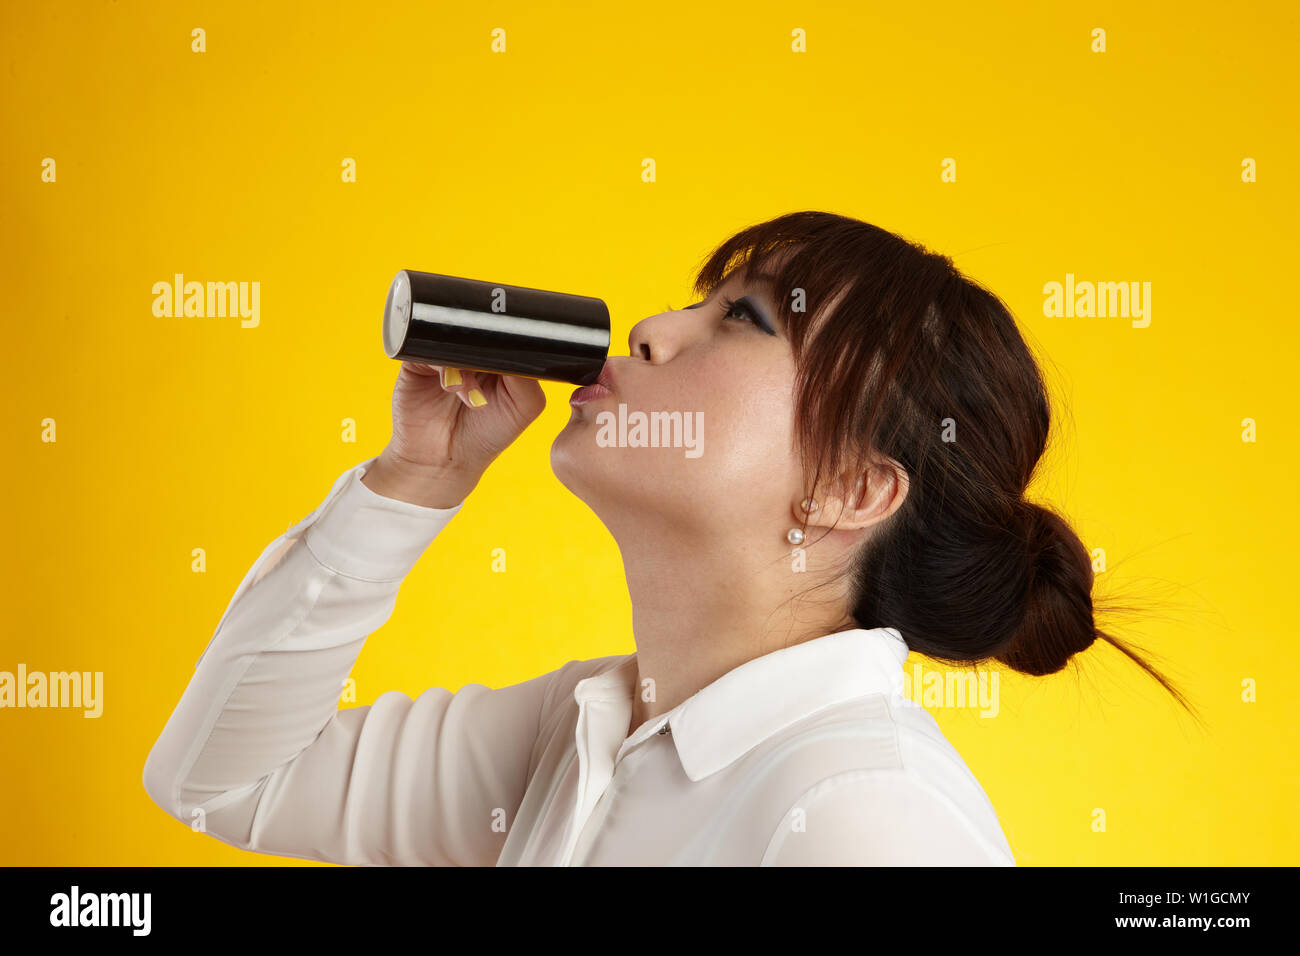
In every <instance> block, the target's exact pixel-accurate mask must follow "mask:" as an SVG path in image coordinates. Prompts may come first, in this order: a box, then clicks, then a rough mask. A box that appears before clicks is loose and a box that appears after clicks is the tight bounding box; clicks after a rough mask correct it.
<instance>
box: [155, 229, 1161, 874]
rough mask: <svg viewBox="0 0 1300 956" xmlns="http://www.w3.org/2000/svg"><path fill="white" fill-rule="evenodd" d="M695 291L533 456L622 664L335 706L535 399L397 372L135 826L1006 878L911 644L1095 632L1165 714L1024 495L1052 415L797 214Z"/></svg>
mask: <svg viewBox="0 0 1300 956" xmlns="http://www.w3.org/2000/svg"><path fill="white" fill-rule="evenodd" d="M695 288H696V291H697V292H699V293H700V294H701V295H702V296H703V298H702V300H701V301H699V302H696V303H695V304H693V305H691V306H688V307H687V308H684V309H672V308H670V309H669V310H668V311H666V312H664V313H662V314H659V315H656V316H652V317H650V318H647V319H644V320H643V321H641V322H640V323H638V324H637V325H636V326H635V327H634V328H633V329H632V332H631V335H630V336H629V346H630V349H629V351H630V354H629V355H628V356H626V357H612V358H610V359H609V360H608V361H607V363H606V366H605V371H604V373H603V374H602V378H601V384H600V385H594V386H588V387H586V388H583V389H580V390H578V391H577V392H575V393H574V396H573V397H572V398H571V400H570V404H571V405H572V407H573V410H572V413H571V418H570V420H569V422H568V424H567V425H566V426H565V428H564V429H563V431H562V432H561V433H560V434H559V436H558V437H557V438H556V439H555V442H554V444H553V446H552V451H551V464H552V468H553V470H554V471H555V473H556V475H557V476H558V477H559V479H560V480H561V481H562V482H563V483H564V484H565V486H566V487H568V488H569V489H570V490H571V491H573V492H574V493H575V494H576V495H578V496H579V497H580V498H581V499H582V500H583V501H585V502H586V503H587V504H588V505H589V506H590V507H591V508H592V509H593V511H595V513H596V514H597V515H598V516H599V517H600V518H601V520H602V521H603V522H604V523H605V525H606V526H607V527H608V528H609V530H610V532H611V534H613V536H614V538H615V540H616V541H617V543H618V545H619V548H620V550H621V552H622V557H623V562H624V566H625V571H626V576H627V582H628V588H629V592H630V595H631V599H632V606H633V632H634V637H635V641H636V648H637V650H636V653H635V654H631V655H615V656H611V657H605V658H600V659H597V660H589V661H570V662H568V663H567V664H565V665H564V666H563V667H560V668H559V669H558V670H555V671H553V672H551V673H548V674H543V675H541V676H539V677H536V678H534V679H532V680H529V681H526V682H524V683H521V684H517V685H514V686H510V687H505V688H500V689H495V690H494V689H488V688H486V687H484V686H482V685H480V684H469V685H467V686H465V687H464V688H462V689H461V690H460V691H458V692H456V693H451V692H449V691H447V690H445V689H442V688H431V689H429V690H426V691H425V692H423V693H422V694H420V695H419V696H418V697H416V699H415V700H411V699H410V698H409V697H407V696H406V695H405V694H401V693H398V692H388V693H385V694H382V695H380V696H379V697H378V698H377V699H376V700H375V702H374V704H372V705H370V706H368V707H355V708H349V709H343V710H340V709H338V693H339V687H340V685H341V683H342V682H343V681H344V679H345V678H346V676H347V675H348V673H349V671H350V670H351V668H352V665H353V661H354V660H355V658H356V656H357V655H358V653H359V652H360V650H361V647H362V644H363V643H364V641H365V638H366V635H368V634H370V633H371V632H373V631H374V630H376V629H377V628H379V627H380V626H381V625H382V624H383V623H384V622H385V621H386V620H387V619H388V617H389V615H390V613H391V611H392V608H393V603H394V601H395V599H396V595H397V591H398V588H399V586H400V584H401V581H402V579H403V577H404V576H405V575H406V574H407V573H408V572H409V571H410V569H411V568H412V567H413V566H414V564H415V562H416V561H417V560H418V558H419V557H420V555H421V554H422V553H423V551H424V550H425V548H426V547H427V546H428V545H429V544H430V543H431V542H432V540H433V538H434V537H435V536H436V535H437V534H438V532H439V531H440V530H441V529H442V528H443V527H445V526H446V524H447V522H448V521H450V520H451V518H452V517H453V516H454V515H455V514H456V512H457V511H459V509H460V508H461V507H462V506H463V503H464V501H465V500H466V498H467V497H468V496H469V494H470V492H471V491H472V490H473V488H474V487H475V485H476V484H477V482H478V480H479V478H480V477H481V476H482V474H483V472H484V470H485V469H486V468H487V467H488V465H489V464H490V463H491V462H492V461H493V460H494V459H495V458H496V457H497V456H498V455H499V454H500V453H501V451H502V450H503V449H505V448H506V447H507V446H508V445H509V444H510V442H511V441H513V440H514V439H515V438H516V437H517V436H518V435H519V434H520V433H521V432H522V431H523V429H524V428H525V427H526V426H527V425H528V424H529V423H530V422H531V421H533V420H534V419H535V418H536V417H537V416H538V415H539V414H540V412H541V410H542V408H543V407H544V404H545V399H544V397H543V393H542V389H541V387H540V385H539V384H538V383H537V382H536V381H534V380H532V379H525V378H517V377H513V376H500V375H493V374H486V373H476V372H470V371H468V370H465V371H461V370H456V369H450V368H441V367H435V366H420V365H417V364H411V363H406V364H404V365H403V366H402V368H401V370H400V372H399V374H398V380H397V385H396V389H395V394H394V401H393V435H392V439H391V440H390V442H389V443H388V445H387V446H386V447H385V448H384V450H383V452H382V453H381V454H380V455H379V456H378V457H377V458H373V459H370V460H369V461H367V462H364V463H362V464H360V465H358V466H357V467H355V468H353V469H351V470H350V471H348V472H345V473H344V474H343V475H341V476H340V477H339V479H338V480H337V481H336V482H335V485H334V487H333V489H332V490H331V491H330V493H329V495H328V496H327V498H326V499H325V502H324V503H323V504H322V505H321V506H320V507H319V508H317V509H316V511H314V512H312V514H311V515H309V516H308V517H307V518H305V519H304V520H303V521H301V522H299V524H297V525H295V526H294V527H292V528H290V529H289V530H288V531H287V532H286V533H285V535H283V536H281V537H280V538H279V539H277V540H276V541H274V542H272V543H271V545H270V546H268V548H267V549H266V551H265V552H263V554H262V556H261V557H260V558H259V559H258V561H257V562H256V563H255V564H254V566H253V568H252V569H251V570H250V571H249V573H248V575H246V576H245V578H244V581H243V582H242V583H241V584H240V586H239V589H238V590H237V591H236V593H235V596H234V598H233V599H232V601H231V604H230V606H229V607H228V608H227V610H226V613H225V614H224V615H223V617H222V620H221V622H220V623H219V624H218V626H217V630H216V632H215V634H214V635H213V638H212V640H211V642H210V643H209V646H208V648H207V650H206V651H205V652H204V654H203V656H202V657H201V658H200V660H199V663H198V665H197V669H196V673H195V675H194V677H193V679H192V680H191V682H190V685H189V687H188V688H187V690H186V691H185V694H184V696H183V697H182V698H181V700H180V703H179V704H178V705H177V707H176V711H175V713H174V714H173V715H172V717H171V720H170V721H169V722H168V724H167V726H166V728H165V729H164V730H163V733H162V735H161V737H160V738H159V740H158V742H157V743H156V745H155V746H154V748H153V751H152V753H151V754H150V756H149V760H148V762H147V764H146V766H145V774H144V782H145V787H146V789H147V790H148V792H149V793H150V795H151V796H152V797H153V799H154V800H155V801H156V802H157V803H158V804H159V805H160V806H162V807H163V808H164V809H165V810H167V811H168V812H169V813H171V814H172V815H174V816H176V817H177V818H178V819H180V820H182V821H184V822H186V823H190V824H191V825H195V826H197V824H196V823H195V821H199V820H201V821H202V827H203V829H204V830H205V831H206V832H207V833H209V834H210V835H212V836H215V837H217V838H218V839H220V840H223V841H225V842H227V843H231V844H234V845H235V846H239V847H243V848H246V849H251V850H256V851H259V852H264V853H273V854H277V855H282V856H296V857H304V858H309V859H318V860H328V861H334V862H339V863H350V864H360V865H367V864H369V865H390V864H433V865H492V864H496V865H581V864H593V865H602V864H614V865H619V864H671V865H682V864H685V865H760V864H761V865H769V864H770V865H809V864H814V865H845V864H847V865H867V864H940V865H994V866H1002V865H1007V866H1013V865H1015V858H1014V855H1013V853H1012V850H1011V847H1010V846H1009V845H1008V842H1007V840H1006V838H1005V836H1004V834H1003V832H1002V829H1001V827H1000V825H999V822H998V818H997V815H996V813H995V812H994V810H993V807H992V806H991V805H990V804H989V801H988V799H987V797H986V796H985V794H984V791H983V789H982V788H981V787H980V784H979V783H978V781H977V780H976V778H975V777H974V776H973V775H972V774H971V772H970V770H969V769H968V768H967V767H966V765H965V764H964V762H963V761H962V760H961V758H960V756H959V755H958V754H957V753H956V751H955V750H954V749H953V748H952V747H951V745H950V744H949V743H948V742H947V740H946V739H945V738H944V737H943V735H942V734H941V733H940V731H939V728H938V726H937V725H936V723H935V722H934V720H933V719H932V718H931V717H930V716H929V715H928V714H927V713H926V712H925V711H924V710H923V709H921V708H919V707H917V706H915V705H914V704H913V703H912V702H911V701H910V700H909V699H908V697H906V696H905V694H904V683H903V670H902V666H903V662H904V660H905V659H906V657H907V654H908V651H909V649H910V650H915V651H919V652H920V653H922V654H925V655H928V656H930V657H934V658H937V659H940V660H944V661H949V662H954V663H959V664H961V663H966V662H979V661H989V660H996V661H1000V662H1002V663H1003V664H1005V665H1007V666H1009V667H1012V668H1015V669H1017V670H1020V671H1023V672H1025V673H1029V674H1050V673H1053V672H1055V671H1058V670H1060V669H1061V668H1062V667H1063V666H1064V665H1065V663H1066V662H1067V661H1068V660H1069V659H1070V658H1071V657H1072V656H1073V655H1074V654H1077V653H1078V652H1080V651H1083V650H1085V649H1086V648H1088V647H1089V646H1091V645H1092V643H1093V642H1094V640H1095V639H1097V638H1098V637H1100V638H1102V639H1104V640H1107V641H1109V642H1111V643H1112V644H1114V645H1115V646H1117V647H1120V648H1121V649H1122V650H1124V652H1125V653H1126V654H1128V655H1129V656H1130V657H1132V658H1133V659H1134V660H1135V661H1137V662H1138V663H1139V664H1141V665H1142V666H1143V667H1145V668H1146V669H1147V670H1148V671H1149V672H1150V673H1151V674H1153V675H1154V676H1155V677H1157V679H1159V680H1161V682H1162V683H1164V684H1165V686H1166V687H1167V688H1168V689H1170V690H1171V691H1172V692H1173V693H1175V695H1177V691H1176V690H1175V689H1174V688H1173V687H1172V686H1170V685H1169V684H1168V683H1167V682H1165V681H1164V678H1162V677H1160V675H1159V674H1158V673H1156V671H1154V670H1153V669H1152V668H1151V667H1150V666H1149V665H1148V664H1146V663H1145V662H1144V661H1142V660H1141V658H1140V657H1138V656H1137V655H1136V654H1134V653H1133V652H1132V651H1131V650H1129V649H1127V648H1124V647H1123V645H1122V644H1121V643H1120V642H1119V641H1117V640H1114V639H1112V638H1111V637H1109V636H1108V635H1106V634H1103V633H1101V632H1099V631H1098V630H1097V629H1096V627H1095V626H1094V622H1093V605H1092V599H1091V587H1092V581H1093V572H1092V567H1091V564H1090V561H1089V555H1088V552H1087V550H1086V549H1085V547H1084V546H1083V544H1082V543H1081V542H1080V541H1079V539H1078V538H1077V537H1076V536H1075V534H1074V533H1073V532H1072V531H1071V530H1070V528H1069V527H1068V525H1067V524H1066V523H1065V521H1063V520H1062V519H1061V518H1060V517H1058V516H1057V515H1056V514H1055V513H1053V512H1051V511H1049V510H1046V509H1044V508H1041V507H1039V506H1037V505H1034V504H1031V503H1029V502H1027V501H1025V500H1023V498H1022V493H1023V492H1024V490H1025V487H1026V485H1027V484H1028V483H1029V480H1030V476H1031V475H1032V473H1033V471H1034V468H1035V465H1036V463H1037V462H1038V459H1039V457H1040V456H1041V455H1042V453H1043V450H1044V447H1045V444H1046V441H1047V435H1048V425H1049V411H1048V400H1047V395H1046V392H1045V389H1044V386H1043V382H1042V379H1041V377H1040V373H1039V371H1038V368H1037V367H1036V365H1035V363H1034V360H1033V359H1032V357H1031V356H1030V353H1029V350H1028V349H1027V348H1026V346H1025V343H1024V341H1023V340H1022V338H1021V336H1020V334H1019V333H1018V331H1017V329H1016V326H1015V323H1014V321H1013V319H1012V317H1011V315H1010V314H1009V313H1008V311H1007V309H1006V307H1005V306H1004V305H1003V304H1002V303H1001V301H1000V300H999V299H998V298H997V297H996V296H994V295H993V294H991V293H990V292H988V291H986V290H984V289H983V288H981V287H980V286H978V285H976V284H975V283H973V282H971V281H970V280H968V279H966V278H965V277H963V276H962V275H961V274H959V273H958V272H957V271H956V270H955V268H954V267H953V265H952V262H951V261H950V260H949V259H948V258H946V257H943V256H939V255H935V254H932V253H929V252H927V251H925V250H924V249H921V248H919V247H917V246H915V245H913V244H910V243H908V242H906V241H904V240H903V239H900V238H899V237H897V236H895V235H892V234H890V233H888V232H885V231H883V230H881V229H878V228H876V227H874V226H871V225H868V224H866V223H863V222H859V221H856V220H853V219H849V218H845V217H842V216H837V215H832V214H828V213H822V212H799V213H793V214H790V215H786V216H781V217H779V218H777V219H774V220H771V221H769V222H766V223H762V224H759V225H757V226H754V227H753V228H750V229H746V230H744V231H742V232H741V233H739V234H738V235H736V236H734V237H733V238H731V239H730V240H728V241H727V242H725V243H724V244H723V245H722V246H720V247H719V248H718V249H717V250H716V251H715V252H714V253H713V255H712V256H711V257H710V258H709V259H708V260H707V262H706V263H705V264H704V266H703V268H702V269H701V271H700V273H699V276H698V280H697V282H696V286H695ZM619 404H623V405H625V406H627V409H625V411H628V412H634V411H645V412H650V411H664V412H670V413H671V412H679V413H681V416H682V417H685V416H687V415H694V416H695V418H694V420H695V421H700V422H702V423H703V425H704V429H703V433H702V435H700V436H697V437H699V438H703V445H702V453H701V454H699V455H698V456H697V457H692V456H688V455H687V454H685V453H683V451H682V450H681V449H680V448H674V447H672V446H671V445H668V444H659V445H658V447H628V446H627V445H626V444H624V445H623V446H620V445H619V444H617V443H615V444H613V445H612V446H611V443H610V441H609V440H608V437H609V429H608V428H606V426H605V422H606V421H607V417H606V416H602V413H605V412H608V413H615V414H616V413H617V412H618V405H619ZM602 429H604V436H603V438H602ZM1180 699H1181V698H1180Z"/></svg>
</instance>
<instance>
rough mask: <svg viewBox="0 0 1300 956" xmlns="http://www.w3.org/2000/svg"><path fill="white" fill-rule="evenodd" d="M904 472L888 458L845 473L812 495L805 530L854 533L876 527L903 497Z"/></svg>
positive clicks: (905, 494) (896, 463) (905, 481)
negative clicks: (820, 492) (852, 472)
mask: <svg viewBox="0 0 1300 956" xmlns="http://www.w3.org/2000/svg"><path fill="white" fill-rule="evenodd" d="M907 489H908V478H907V470H906V469H905V468H903V466H902V465H900V464H899V463H898V462H896V461H894V459H892V458H888V459H885V461H883V462H881V463H879V464H876V465H873V466H871V468H870V469H869V470H867V471H865V472H860V473H858V474H856V475H854V474H846V475H843V476H841V477H840V478H839V479H838V480H837V481H835V482H833V483H832V484H831V485H830V486H829V487H828V488H827V489H826V491H825V492H823V493H822V494H821V495H819V496H815V497H814V500H815V501H816V502H817V508H816V509H815V510H814V511H813V512H812V514H810V515H808V527H809V528H830V529H832V530H835V531H858V530H861V529H863V528H870V527H873V526H874V525H878V524H880V523H881V522H882V521H884V520H885V519H886V518H888V517H889V516H890V515H892V514H893V513H894V512H895V511H897V510H898V509H899V508H900V507H902V504H903V501H904V499H905V498H907Z"/></svg>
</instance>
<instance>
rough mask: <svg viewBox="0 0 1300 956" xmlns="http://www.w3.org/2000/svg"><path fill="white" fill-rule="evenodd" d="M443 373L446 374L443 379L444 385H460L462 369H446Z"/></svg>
mask: <svg viewBox="0 0 1300 956" xmlns="http://www.w3.org/2000/svg"><path fill="white" fill-rule="evenodd" d="M443 371H444V372H445V377H444V378H443V384H444V385H459V384H460V369H458V368H448V369H444V370H443Z"/></svg>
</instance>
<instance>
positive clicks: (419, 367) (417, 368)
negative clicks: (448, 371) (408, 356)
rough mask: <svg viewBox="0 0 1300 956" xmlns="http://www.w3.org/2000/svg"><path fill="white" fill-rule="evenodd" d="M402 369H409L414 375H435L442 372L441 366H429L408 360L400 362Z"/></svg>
mask: <svg viewBox="0 0 1300 956" xmlns="http://www.w3.org/2000/svg"><path fill="white" fill-rule="evenodd" d="M402 368H409V369H410V370H411V371H412V372H414V373H415V374H416V375H437V374H438V373H440V372H441V371H442V366H441V365H429V364H428V363H426V362H412V361H409V360H405V361H403V362H402Z"/></svg>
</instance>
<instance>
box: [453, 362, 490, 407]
mask: <svg viewBox="0 0 1300 956" xmlns="http://www.w3.org/2000/svg"><path fill="white" fill-rule="evenodd" d="M459 371H460V375H461V384H460V386H459V387H458V388H457V389H456V394H457V395H459V396H460V400H461V401H462V402H464V403H465V404H466V405H468V406H469V407H470V408H482V407H483V406H484V405H486V404H487V395H485V394H484V389H483V383H482V382H481V381H479V374H480V373H478V372H475V371H472V370H470V369H460V370H459Z"/></svg>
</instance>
